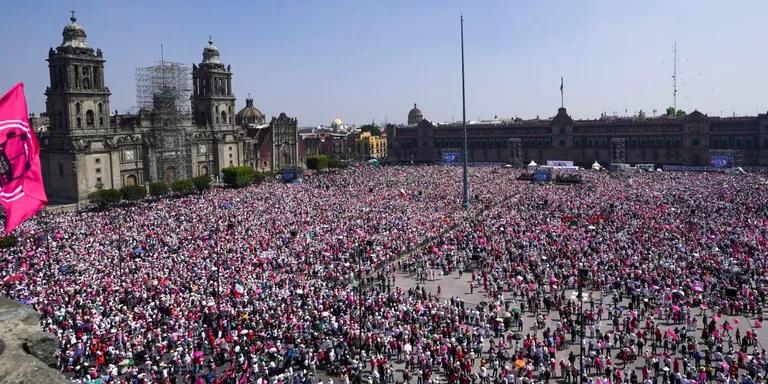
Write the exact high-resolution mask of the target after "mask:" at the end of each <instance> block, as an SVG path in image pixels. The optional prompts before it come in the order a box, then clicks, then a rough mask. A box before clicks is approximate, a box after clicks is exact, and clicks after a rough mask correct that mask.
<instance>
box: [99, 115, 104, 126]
mask: <svg viewBox="0 0 768 384" xmlns="http://www.w3.org/2000/svg"><path fill="white" fill-rule="evenodd" d="M103 126H104V118H103V117H101V116H99V127H103Z"/></svg>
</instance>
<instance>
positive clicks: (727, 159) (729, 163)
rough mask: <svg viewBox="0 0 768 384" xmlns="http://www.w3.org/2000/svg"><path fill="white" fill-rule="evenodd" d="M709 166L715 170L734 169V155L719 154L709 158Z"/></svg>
mask: <svg viewBox="0 0 768 384" xmlns="http://www.w3.org/2000/svg"><path fill="white" fill-rule="evenodd" d="M709 166H710V167H715V168H733V167H734V159H733V155H727V154H719V155H711V156H709Z"/></svg>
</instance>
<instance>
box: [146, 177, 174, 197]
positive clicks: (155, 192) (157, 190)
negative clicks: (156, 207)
mask: <svg viewBox="0 0 768 384" xmlns="http://www.w3.org/2000/svg"><path fill="white" fill-rule="evenodd" d="M169 190H170V188H168V184H166V183H165V182H163V181H158V182H157V183H152V184H150V185H149V194H150V195H152V196H156V197H160V196H165V195H167V194H168V192H169Z"/></svg>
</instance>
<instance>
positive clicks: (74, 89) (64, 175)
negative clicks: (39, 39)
mask: <svg viewBox="0 0 768 384" xmlns="http://www.w3.org/2000/svg"><path fill="white" fill-rule="evenodd" d="M69 20H70V22H69V23H68V24H67V25H65V26H64V31H63V32H62V34H61V35H62V37H63V40H62V42H61V45H59V46H58V47H56V48H55V49H54V48H51V49H49V50H48V59H47V61H48V70H49V76H50V79H51V83H50V86H48V87H47V88H46V89H45V96H46V101H45V110H46V112H47V113H48V116H49V118H50V125H49V126H48V131H47V132H45V133H44V134H42V135H41V151H40V160H41V163H42V173H43V181H44V184H45V190H46V193H47V194H48V197H49V199H50V201H52V202H61V203H68V202H79V201H82V200H86V199H87V196H88V193H89V192H92V191H94V190H96V189H98V188H102V187H107V188H109V187H110V186H114V185H119V184H116V183H119V181H120V180H119V179H113V177H112V176H113V173H112V168H111V167H110V166H108V164H111V162H110V161H108V160H109V158H110V157H109V156H110V155H109V154H108V153H107V152H105V150H104V147H103V145H102V144H101V142H102V141H103V138H104V137H106V136H108V135H110V134H111V132H113V131H112V130H111V129H110V121H109V117H110V116H109V111H110V109H109V96H110V93H109V88H107V86H106V85H105V83H104V58H103V57H102V54H101V50H100V49H96V50H94V49H93V48H91V47H89V46H88V41H87V40H86V39H85V37H86V35H85V29H84V28H83V27H82V26H81V25H80V24H78V23H77V18H75V12H74V11H72V17H70V19H69ZM93 143H98V144H94V145H92V144H93Z"/></svg>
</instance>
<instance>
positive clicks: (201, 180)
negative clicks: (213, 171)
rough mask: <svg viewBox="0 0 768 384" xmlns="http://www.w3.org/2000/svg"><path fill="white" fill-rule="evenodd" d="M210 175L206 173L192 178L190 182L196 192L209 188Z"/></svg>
mask: <svg viewBox="0 0 768 384" xmlns="http://www.w3.org/2000/svg"><path fill="white" fill-rule="evenodd" d="M211 181H212V180H211V177H210V176H208V175H200V176H197V177H193V178H192V184H194V185H195V188H196V189H197V191H198V192H203V191H207V190H209V189H211Z"/></svg>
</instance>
